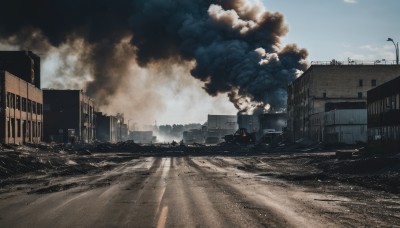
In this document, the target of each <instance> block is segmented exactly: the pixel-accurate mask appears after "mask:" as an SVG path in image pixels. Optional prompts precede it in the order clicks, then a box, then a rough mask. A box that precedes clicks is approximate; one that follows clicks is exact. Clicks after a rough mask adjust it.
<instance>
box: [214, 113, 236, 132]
mask: <svg viewBox="0 0 400 228" xmlns="http://www.w3.org/2000/svg"><path fill="white" fill-rule="evenodd" d="M207 128H208V130H216V129H223V130H230V131H236V130H237V129H238V124H237V116H236V115H208V119H207Z"/></svg>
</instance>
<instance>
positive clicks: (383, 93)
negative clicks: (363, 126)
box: [368, 77, 400, 152]
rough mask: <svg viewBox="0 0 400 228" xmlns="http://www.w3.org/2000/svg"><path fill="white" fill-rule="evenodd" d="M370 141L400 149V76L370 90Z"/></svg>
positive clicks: (383, 146) (386, 147) (383, 148)
mask: <svg viewBox="0 0 400 228" xmlns="http://www.w3.org/2000/svg"><path fill="white" fill-rule="evenodd" d="M368 142H369V143H371V144H375V145H378V146H379V148H381V149H382V150H383V151H385V150H391V151H395V152H399V151H400V77H397V78H396V79H393V80H391V81H389V82H387V83H385V84H383V85H381V86H378V87H376V88H375V89H372V90H370V91H368Z"/></svg>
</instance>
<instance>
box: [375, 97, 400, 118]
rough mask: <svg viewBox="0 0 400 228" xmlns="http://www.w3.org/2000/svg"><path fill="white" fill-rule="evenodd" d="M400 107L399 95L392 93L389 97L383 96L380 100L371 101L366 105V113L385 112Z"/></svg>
mask: <svg viewBox="0 0 400 228" xmlns="http://www.w3.org/2000/svg"><path fill="white" fill-rule="evenodd" d="M398 109H400V95H399V94H397V95H393V96H390V97H385V98H384V99H382V100H379V101H376V102H373V103H372V104H370V105H368V114H370V115H377V114H379V113H383V112H387V111H389V110H398Z"/></svg>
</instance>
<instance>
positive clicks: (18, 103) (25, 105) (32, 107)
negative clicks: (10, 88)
mask: <svg viewBox="0 0 400 228" xmlns="http://www.w3.org/2000/svg"><path fill="white" fill-rule="evenodd" d="M6 103H7V104H6V105H7V107H8V108H12V109H17V110H21V111H23V112H32V113H34V114H38V115H42V113H43V111H42V110H43V105H42V104H41V103H39V102H35V101H32V100H30V99H26V98H25V97H21V96H19V95H15V94H13V93H10V92H8V93H7V100H6Z"/></svg>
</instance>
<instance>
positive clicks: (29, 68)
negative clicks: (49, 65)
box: [0, 51, 40, 89]
mask: <svg viewBox="0 0 400 228" xmlns="http://www.w3.org/2000/svg"><path fill="white" fill-rule="evenodd" d="M0 70H5V71H8V72H10V73H11V74H13V75H15V76H17V77H19V78H21V79H22V80H24V81H26V82H28V83H31V84H33V85H35V87H36V88H39V89H40V57H39V56H38V55H35V54H34V53H33V52H31V51H0Z"/></svg>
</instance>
